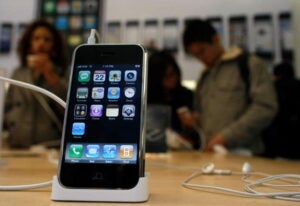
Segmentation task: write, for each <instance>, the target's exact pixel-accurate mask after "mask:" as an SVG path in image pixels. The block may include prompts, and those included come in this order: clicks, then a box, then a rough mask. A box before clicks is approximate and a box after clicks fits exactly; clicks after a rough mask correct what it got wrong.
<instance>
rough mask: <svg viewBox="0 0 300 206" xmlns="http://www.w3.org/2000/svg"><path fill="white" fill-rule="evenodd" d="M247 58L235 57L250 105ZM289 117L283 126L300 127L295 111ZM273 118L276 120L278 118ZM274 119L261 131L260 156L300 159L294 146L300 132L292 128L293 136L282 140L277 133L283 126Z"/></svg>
mask: <svg viewBox="0 0 300 206" xmlns="http://www.w3.org/2000/svg"><path fill="white" fill-rule="evenodd" d="M249 57H250V55H249V54H248V53H243V54H241V55H240V56H238V57H237V64H238V68H239V72H240V76H241V78H242V80H243V82H244V83H245V87H246V92H247V94H248V95H247V98H248V99H247V102H248V103H251V101H252V100H251V97H250V94H249V93H250V86H251V81H250V78H249V77H250V67H249ZM279 109H280V108H279ZM290 116H291V117H290V118H287V119H288V122H286V123H285V125H288V127H289V128H292V127H295V126H294V125H300V114H299V113H297V112H296V111H295V113H294V114H292V115H290ZM275 118H278V116H277V117H275ZM275 118H274V120H273V122H272V123H271V124H270V125H269V126H267V127H266V128H264V129H263V130H262V131H261V136H262V140H263V143H264V146H265V152H264V153H263V154H262V155H263V156H265V157H276V156H281V157H286V158H293V159H294V158H300V152H299V150H298V149H297V148H295V145H299V144H298V142H299V140H296V139H295V138H299V137H300V130H298V129H297V130H295V128H292V129H293V131H296V132H294V134H293V135H290V136H291V137H289V135H287V136H286V137H285V139H283V137H282V136H280V135H282V134H281V132H279V131H282V129H281V128H284V126H283V125H276V124H275ZM280 127H281V128H280ZM285 129H286V128H285ZM295 133H297V134H295ZM286 134H287V133H286ZM291 138H294V139H291ZM284 144H285V145H284ZM296 150H297V151H296Z"/></svg>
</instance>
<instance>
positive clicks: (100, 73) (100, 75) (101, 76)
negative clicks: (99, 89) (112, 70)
mask: <svg viewBox="0 0 300 206" xmlns="http://www.w3.org/2000/svg"><path fill="white" fill-rule="evenodd" d="M105 77H106V72H105V71H104V70H96V71H95V72H94V76H93V80H94V82H104V81H105Z"/></svg>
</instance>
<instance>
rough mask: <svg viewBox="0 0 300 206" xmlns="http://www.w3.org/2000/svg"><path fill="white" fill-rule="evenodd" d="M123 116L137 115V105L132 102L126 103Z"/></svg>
mask: <svg viewBox="0 0 300 206" xmlns="http://www.w3.org/2000/svg"><path fill="white" fill-rule="evenodd" d="M122 116H123V117H134V116H135V106H134V105H132V104H125V105H123V108H122Z"/></svg>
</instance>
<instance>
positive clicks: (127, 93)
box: [124, 87, 135, 98]
mask: <svg viewBox="0 0 300 206" xmlns="http://www.w3.org/2000/svg"><path fill="white" fill-rule="evenodd" d="M124 95H125V97H127V98H132V97H134V95H135V88H134V87H126V88H125V89H124Z"/></svg>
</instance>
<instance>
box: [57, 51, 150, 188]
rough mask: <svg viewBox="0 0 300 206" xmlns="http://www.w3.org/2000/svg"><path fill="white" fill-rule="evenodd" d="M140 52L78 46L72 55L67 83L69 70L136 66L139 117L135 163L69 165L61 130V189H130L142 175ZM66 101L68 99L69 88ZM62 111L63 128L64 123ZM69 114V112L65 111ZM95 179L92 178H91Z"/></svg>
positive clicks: (142, 66) (142, 59)
mask: <svg viewBox="0 0 300 206" xmlns="http://www.w3.org/2000/svg"><path fill="white" fill-rule="evenodd" d="M144 54H145V51H144V49H143V48H142V47H141V46H139V45H82V46H79V47H78V48H77V49H76V50H75V52H74V55H73V64H72V71H71V75H70V81H72V79H73V75H74V74H73V67H74V66H75V65H84V64H140V65H141V72H142V75H141V76H142V81H141V82H140V83H141V110H140V111H139V113H137V114H138V115H141V117H140V120H141V123H140V136H139V137H138V139H137V143H138V144H137V148H138V155H137V162H136V164H87V163H76V164H70V163H67V162H65V161H64V159H65V153H66V151H67V144H68V142H67V141H65V129H64V131H63V144H62V154H61V155H62V156H61V162H60V168H59V174H58V178H59V181H60V183H61V184H62V185H64V186H65V187H76V188H109V189H114V188H121V189H129V188H133V187H134V186H135V185H136V184H137V182H138V180H139V177H140V176H143V167H144V165H143V157H142V156H143V154H144V153H143V152H142V149H143V147H142V145H143V142H142V133H143V131H142V130H143V126H142V125H143V117H142V115H143V105H144V103H143V98H144V94H143V93H144V86H145V85H144V72H145V71H144V67H145V65H144V62H145V59H144ZM71 84H72V82H71V83H70V85H69V93H68V98H67V102H68V105H69V104H74V102H69V99H70V88H71ZM68 105H67V108H66V114H65V121H64V127H65V125H66V121H67V119H66V118H67V116H68V115H67V110H68V108H69V107H68ZM69 112H72V111H69ZM94 176H95V178H93V177H94Z"/></svg>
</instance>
